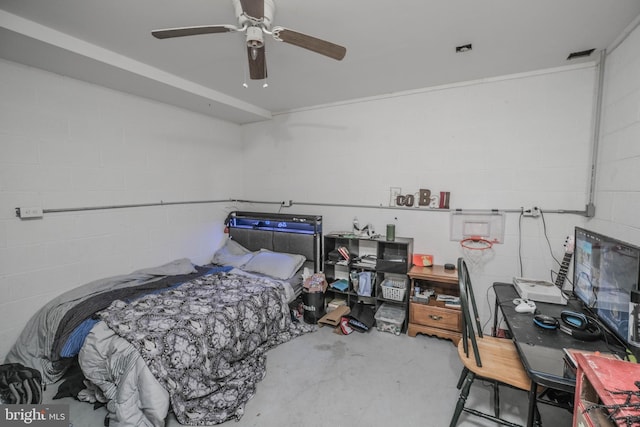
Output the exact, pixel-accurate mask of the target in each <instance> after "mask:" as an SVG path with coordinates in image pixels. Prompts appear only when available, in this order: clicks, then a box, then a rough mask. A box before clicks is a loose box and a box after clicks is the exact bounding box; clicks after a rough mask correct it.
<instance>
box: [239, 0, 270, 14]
mask: <svg viewBox="0 0 640 427" xmlns="http://www.w3.org/2000/svg"><path fill="white" fill-rule="evenodd" d="M240 4H241V5H242V10H243V11H244V13H246V14H247V15H249V16H251V17H252V18H256V19H260V18H262V17H263V16H264V0H240Z"/></svg>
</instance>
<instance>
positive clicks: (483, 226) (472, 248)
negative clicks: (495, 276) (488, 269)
mask: <svg viewBox="0 0 640 427" xmlns="http://www.w3.org/2000/svg"><path fill="white" fill-rule="evenodd" d="M504 222H505V215H504V212H499V211H493V212H463V211H456V212H452V213H451V240H455V241H458V242H460V249H461V250H462V253H463V254H464V259H465V261H467V264H468V265H469V268H470V269H471V270H478V268H479V267H480V266H481V265H483V264H486V262H487V261H489V260H490V259H491V258H493V256H494V252H493V245H494V244H496V243H502V242H503V241H504Z"/></svg>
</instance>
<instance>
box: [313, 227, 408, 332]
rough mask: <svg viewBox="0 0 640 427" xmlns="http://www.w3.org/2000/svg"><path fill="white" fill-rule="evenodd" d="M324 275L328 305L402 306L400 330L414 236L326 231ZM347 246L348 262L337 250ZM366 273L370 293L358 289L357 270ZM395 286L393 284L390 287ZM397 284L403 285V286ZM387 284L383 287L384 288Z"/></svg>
mask: <svg viewBox="0 0 640 427" xmlns="http://www.w3.org/2000/svg"><path fill="white" fill-rule="evenodd" d="M323 246H324V257H323V258H324V274H325V277H326V279H327V282H328V283H329V288H328V289H327V292H326V294H325V297H326V302H327V304H330V303H331V302H332V301H333V300H334V299H344V300H345V301H346V304H348V305H349V306H350V307H353V305H354V304H355V303H357V302H363V303H365V304H370V305H373V306H375V309H376V310H377V309H378V308H379V307H380V306H381V305H382V304H383V303H387V304H390V305H393V306H398V307H401V308H402V309H403V310H404V312H405V321H404V324H403V326H402V330H403V332H404V331H406V325H407V319H408V315H407V308H408V301H409V277H408V276H407V273H408V272H409V270H410V268H411V265H412V258H413V238H410V237H396V238H395V239H394V240H392V241H388V240H386V238H385V237H382V238H374V239H371V238H368V237H359V236H356V235H352V234H331V233H330V234H326V235H325V236H324V245H323ZM339 248H346V249H347V251H348V252H349V254H350V259H349V260H348V261H347V260H346V259H344V257H343V256H342V255H341V254H340V252H339V251H338V249H339ZM362 272H368V273H370V274H371V277H372V279H373V285H372V286H371V294H370V295H363V294H362V293H360V292H359V282H358V278H359V277H360V273H362ZM340 279H343V280H346V282H347V284H348V288H347V289H346V290H344V291H341V290H338V289H335V288H333V287H332V286H331V284H332V283H333V282H335V281H337V280H340ZM392 285H395V286H392ZM399 285H402V286H403V289H401V288H400V286H399ZM387 286H388V287H389V288H387V289H385V287H387Z"/></svg>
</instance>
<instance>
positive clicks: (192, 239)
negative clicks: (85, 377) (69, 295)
mask: <svg viewBox="0 0 640 427" xmlns="http://www.w3.org/2000/svg"><path fill="white" fill-rule="evenodd" d="M241 149H242V144H241V129H240V127H239V126H237V125H233V124H230V123H227V122H223V121H220V120H215V119H212V118H210V117H206V116H201V115H198V114H194V113H190V112H186V111H185V110H182V109H178V108H174V107H171V106H168V105H163V104H159V103H154V102H151V101H147V100H144V99H141V98H137V97H134V96H130V95H126V94H123V93H119V92H115V91H112V90H108V89H105V88H102V87H98V86H93V85H90V84H86V83H83V82H80V81H76V80H72V79H68V78H63V77H61V76H58V75H55V74H51V73H47V72H43V71H40V70H37V69H33V68H29V67H25V66H22V65H18V64H15V63H11V62H6V61H0V295H2V299H1V300H0V360H3V359H4V355H5V353H6V351H7V350H8V349H9V347H10V345H11V344H12V343H13V342H14V340H15V338H16V336H17V335H18V333H19V332H20V331H21V330H22V327H23V326H24V324H25V323H26V321H27V320H28V318H29V317H30V316H31V314H32V313H34V312H35V311H36V309H37V308H39V307H40V306H42V305H43V304H44V303H45V302H47V301H48V300H50V299H51V298H52V297H53V296H55V295H58V294H60V293H62V292H63V291H65V290H68V289H70V288H73V287H76V286H79V285H81V284H83V283H86V282H89V281H91V280H95V279H99V278H102V277H108V276H113V275H117V274H126V273H129V272H131V271H133V270H136V269H139V268H144V267H151V266H155V265H159V264H162V263H164V262H168V261H171V260H173V259H176V258H182V257H188V258H190V259H191V260H192V261H193V262H196V263H206V262H209V261H210V259H211V255H212V254H213V251H214V249H215V248H216V247H217V246H218V244H219V242H220V238H221V233H222V229H223V228H222V222H223V220H224V218H225V216H226V206H224V205H219V204H189V205H181V206H166V207H147V208H136V209H116V210H103V211H87V212H76V213H56V214H47V215H45V217H44V218H43V219H35V220H28V221H27V220H20V219H17V218H16V217H15V212H14V208H15V207H17V206H41V207H43V208H46V209H54V208H69V207H82V206H106V205H115V204H133V203H156V202H160V201H164V202H174V201H187V200H212V199H215V200H217V199H229V198H230V197H232V196H237V195H238V194H241V192H242V184H241V180H240V178H239V177H240V176H241V174H242V172H241V171H242V156H241ZM234 178H238V179H237V180H236V179H234Z"/></svg>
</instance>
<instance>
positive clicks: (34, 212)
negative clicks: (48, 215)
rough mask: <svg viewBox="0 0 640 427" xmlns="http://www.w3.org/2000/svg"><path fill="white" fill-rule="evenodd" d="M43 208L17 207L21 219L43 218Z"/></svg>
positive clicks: (17, 214)
mask: <svg viewBox="0 0 640 427" xmlns="http://www.w3.org/2000/svg"><path fill="white" fill-rule="evenodd" d="M42 215H43V213H42V208H41V207H39V206H30V207H19V208H16V216H17V217H18V218H21V219H26V218H42Z"/></svg>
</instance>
